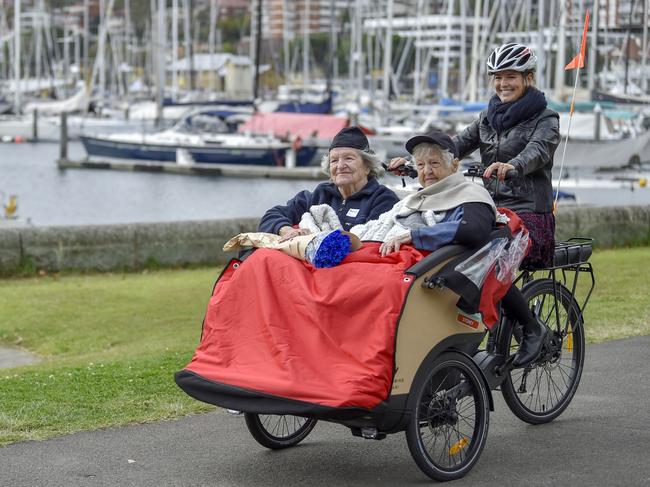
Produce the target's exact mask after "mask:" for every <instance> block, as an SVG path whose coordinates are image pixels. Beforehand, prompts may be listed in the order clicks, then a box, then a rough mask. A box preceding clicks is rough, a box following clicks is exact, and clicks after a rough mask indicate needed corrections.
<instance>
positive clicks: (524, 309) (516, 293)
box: [501, 284, 537, 328]
mask: <svg viewBox="0 0 650 487" xmlns="http://www.w3.org/2000/svg"><path fill="white" fill-rule="evenodd" d="M501 304H502V305H503V310H504V311H505V312H506V314H507V315H508V316H510V317H511V318H514V319H516V320H517V321H518V322H519V323H521V324H522V325H524V328H528V327H529V326H533V327H534V326H535V325H536V324H537V322H536V320H535V317H534V316H533V313H532V312H531V311H530V308H529V307H528V303H527V302H526V300H525V299H524V295H523V294H521V291H520V290H519V288H518V287H517V286H515V285H514V284H512V285H511V286H510V289H508V292H507V293H506V295H505V296H504V297H503V299H502V300H501Z"/></svg>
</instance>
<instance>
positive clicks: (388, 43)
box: [382, 0, 393, 119]
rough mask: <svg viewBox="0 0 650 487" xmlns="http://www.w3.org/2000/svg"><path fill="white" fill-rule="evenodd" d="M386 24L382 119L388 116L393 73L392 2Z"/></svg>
mask: <svg viewBox="0 0 650 487" xmlns="http://www.w3.org/2000/svg"><path fill="white" fill-rule="evenodd" d="M387 10H388V12H387V15H386V17H387V22H386V38H385V39H384V80H383V82H382V91H383V95H384V103H383V104H382V111H383V115H384V119H385V117H386V115H387V114H388V100H389V99H390V77H391V74H392V71H393V64H392V59H393V0H388V6H387Z"/></svg>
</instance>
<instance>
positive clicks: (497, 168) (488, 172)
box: [483, 162, 517, 181]
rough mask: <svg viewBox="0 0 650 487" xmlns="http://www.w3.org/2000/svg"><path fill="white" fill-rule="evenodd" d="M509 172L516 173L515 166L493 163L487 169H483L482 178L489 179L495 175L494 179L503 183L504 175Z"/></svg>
mask: <svg viewBox="0 0 650 487" xmlns="http://www.w3.org/2000/svg"><path fill="white" fill-rule="evenodd" d="M509 171H515V172H516V171H517V170H516V169H515V166H513V165H512V164H508V163H507V162H493V163H492V164H490V165H489V166H488V167H487V169H485V171H484V172H483V177H484V178H488V179H489V178H491V177H492V174H493V173H495V175H496V178H497V179H498V180H499V181H503V180H505V179H506V175H507V174H508V172H509Z"/></svg>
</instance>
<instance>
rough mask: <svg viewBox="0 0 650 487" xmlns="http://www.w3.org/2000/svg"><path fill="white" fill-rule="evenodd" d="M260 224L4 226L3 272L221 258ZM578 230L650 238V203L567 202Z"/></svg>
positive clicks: (603, 242) (609, 238)
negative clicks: (238, 236) (234, 239)
mask: <svg viewBox="0 0 650 487" xmlns="http://www.w3.org/2000/svg"><path fill="white" fill-rule="evenodd" d="M256 227H257V219H256V218H248V219H237V220H234V219H233V220H208V221H189V222H172V223H147V224H124V225H101V226H99V225H90V226H73V227H25V228H11V229H0V274H1V275H12V274H16V273H19V272H21V271H26V270H27V271H28V270H31V269H44V270H47V271H50V272H53V271H54V272H55V271H60V270H82V271H89V270H97V271H108V270H116V269H117V270H119V269H138V268H143V267H147V266H182V265H186V264H204V265H216V264H222V263H225V262H227V261H228V260H229V259H230V258H231V257H232V256H233V255H234V254H230V253H225V252H223V251H222V250H221V248H222V246H223V244H224V243H225V242H226V240H228V239H229V238H230V237H232V236H234V235H236V234H238V233H241V232H249V231H255V229H256ZM573 236H580V237H593V238H594V239H595V244H596V246H598V247H600V248H603V247H612V246H621V245H631V244H638V243H639V242H646V243H647V242H650V206H628V207H613V208H563V209H561V210H560V211H559V213H558V215H557V238H558V240H563V239H567V238H569V237H573Z"/></svg>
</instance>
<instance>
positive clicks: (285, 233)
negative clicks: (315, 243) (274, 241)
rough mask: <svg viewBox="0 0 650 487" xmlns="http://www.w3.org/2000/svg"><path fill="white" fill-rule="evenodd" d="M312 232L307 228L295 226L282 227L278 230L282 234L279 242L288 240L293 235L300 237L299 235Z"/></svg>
mask: <svg viewBox="0 0 650 487" xmlns="http://www.w3.org/2000/svg"><path fill="white" fill-rule="evenodd" d="M310 233H311V232H310V231H309V230H307V229H306V228H293V227H290V226H289V225H287V226H284V227H282V228H281V229H280V231H279V232H278V234H279V235H280V240H279V242H284V241H286V240H290V239H292V238H293V237H298V236H299V235H308V234H310Z"/></svg>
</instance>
